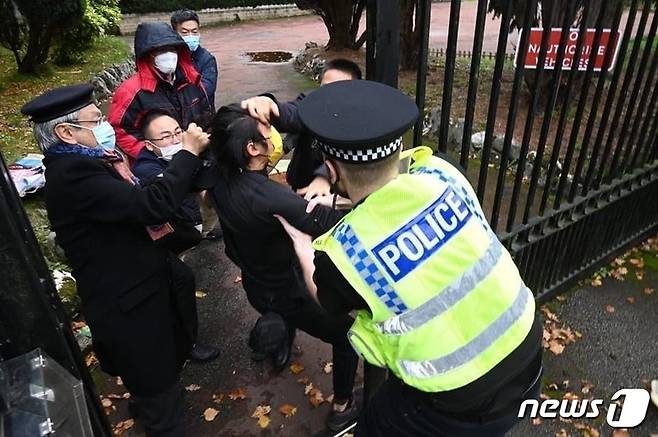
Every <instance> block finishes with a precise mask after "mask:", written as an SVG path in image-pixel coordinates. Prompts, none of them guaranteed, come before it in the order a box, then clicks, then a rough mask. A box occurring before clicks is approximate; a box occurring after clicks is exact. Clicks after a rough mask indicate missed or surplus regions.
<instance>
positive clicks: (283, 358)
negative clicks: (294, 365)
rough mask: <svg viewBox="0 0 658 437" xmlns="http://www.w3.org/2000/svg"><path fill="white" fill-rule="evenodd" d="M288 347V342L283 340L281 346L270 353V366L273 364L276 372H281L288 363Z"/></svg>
mask: <svg viewBox="0 0 658 437" xmlns="http://www.w3.org/2000/svg"><path fill="white" fill-rule="evenodd" d="M290 349H291V348H290V343H289V342H284V344H283V345H282V346H281V348H279V350H278V351H276V352H275V353H274V355H272V366H274V370H275V371H276V372H281V371H282V370H283V369H285V368H286V366H287V365H288V361H290Z"/></svg>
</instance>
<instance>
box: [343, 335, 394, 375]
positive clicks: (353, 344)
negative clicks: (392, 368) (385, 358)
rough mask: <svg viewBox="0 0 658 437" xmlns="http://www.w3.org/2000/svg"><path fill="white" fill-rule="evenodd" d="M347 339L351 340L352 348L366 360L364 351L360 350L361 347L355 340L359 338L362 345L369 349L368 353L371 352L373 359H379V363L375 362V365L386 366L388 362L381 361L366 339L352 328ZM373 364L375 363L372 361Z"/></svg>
mask: <svg viewBox="0 0 658 437" xmlns="http://www.w3.org/2000/svg"><path fill="white" fill-rule="evenodd" d="M347 339H348V340H349V341H350V344H351V345H352V349H354V350H355V351H356V353H357V354H359V355H360V356H361V358H363V359H364V360H365V358H366V357H365V356H364V355H363V352H361V351H360V350H359V348H358V347H357V345H356V343H355V342H354V339H356V340H358V343H359V344H360V345H361V346H363V347H364V348H366V349H367V350H368V353H369V354H370V356H371V357H372V359H373V360H376V361H377V364H375V365H377V366H379V367H386V363H382V362H381V361H379V360H378V359H377V357H376V355H375V353H374V352H373V350H372V349H371V348H370V346H369V345H368V343H366V342H365V341H363V339H362V338H361V337H360V336H359V335H358V334H357V333H355V332H354V331H351V330H350V331H349V332H348V333H347ZM366 361H367V360H366ZM371 364H373V363H371Z"/></svg>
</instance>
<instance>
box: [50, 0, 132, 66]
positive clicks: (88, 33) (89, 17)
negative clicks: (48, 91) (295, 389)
mask: <svg viewBox="0 0 658 437" xmlns="http://www.w3.org/2000/svg"><path fill="white" fill-rule="evenodd" d="M85 3H86V5H85V6H86V7H85V13H84V15H83V17H82V22H81V23H80V24H79V25H78V26H76V27H74V28H71V29H69V30H68V31H66V32H64V33H63V34H62V35H61V36H60V38H58V41H57V48H56V50H55V63H56V64H58V65H71V64H73V63H77V62H80V61H82V60H83V54H84V52H85V51H86V50H88V49H89V48H90V47H91V46H92V44H93V43H94V40H95V39H96V38H98V37H99V36H102V35H107V34H118V31H119V22H120V21H121V10H120V9H119V0H85Z"/></svg>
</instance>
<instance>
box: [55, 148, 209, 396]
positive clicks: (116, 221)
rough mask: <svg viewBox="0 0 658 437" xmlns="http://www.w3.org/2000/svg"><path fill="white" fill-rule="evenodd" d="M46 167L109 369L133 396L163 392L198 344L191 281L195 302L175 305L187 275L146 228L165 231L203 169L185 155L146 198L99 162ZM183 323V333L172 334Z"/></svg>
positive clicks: (60, 234)
mask: <svg viewBox="0 0 658 437" xmlns="http://www.w3.org/2000/svg"><path fill="white" fill-rule="evenodd" d="M44 164H45V165H46V208H47V210H48V218H49V220H50V223H51V227H52V229H53V231H55V233H56V235H57V241H58V243H59V244H60V245H61V247H62V248H63V249H64V252H65V254H66V257H67V259H68V262H69V264H70V266H71V267H72V268H73V271H72V273H73V277H74V278H75V280H76V282H77V287H78V293H79V295H80V297H81V300H82V309H83V313H84V315H85V318H86V320H87V322H88V324H89V326H90V328H91V331H92V334H93V336H94V347H95V349H96V351H97V353H98V356H99V360H100V362H101V365H102V366H103V369H104V370H106V371H107V372H109V373H111V374H118V375H120V376H121V377H122V378H123V379H124V382H125V383H126V386H127V387H128V388H129V390H131V391H134V392H136V393H142V394H148V393H156V392H158V391H160V390H164V389H165V388H166V387H167V386H168V385H171V384H172V383H173V382H174V381H175V378H176V377H177V375H178V372H179V370H180V365H181V364H182V362H183V360H184V359H185V358H186V357H187V353H188V352H189V347H191V344H192V341H193V338H191V337H192V334H193V331H195V327H194V326H193V325H194V324H195V323H196V319H195V318H196V313H194V314H191V313H190V308H193V307H192V306H190V302H189V300H190V299H191V303H192V304H194V291H193V287H194V285H193V277H192V290H189V296H190V297H189V298H182V299H180V301H179V299H178V298H177V297H175V294H176V292H178V291H180V290H174V288H173V286H172V284H173V283H174V282H176V281H177V280H178V279H180V278H177V277H176V276H177V274H176V273H177V272H181V271H182V273H181V274H182V276H186V278H184V279H185V280H186V281H187V282H188V283H189V276H190V272H189V269H187V270H186V267H185V266H184V265H183V266H181V265H180V261H179V260H178V259H176V258H175V257H171V256H170V255H169V252H167V251H166V250H164V249H162V248H160V247H158V246H156V245H155V244H154V243H153V241H152V240H151V238H150V236H149V235H148V233H147V232H146V229H145V226H146V225H157V224H162V223H164V222H166V221H167V220H169V219H170V218H171V217H172V216H173V215H174V213H175V212H176V211H177V210H178V209H179V208H180V205H181V203H182V202H183V200H184V199H185V198H186V196H187V194H188V190H189V187H190V185H191V182H192V179H193V178H194V175H195V174H196V172H197V171H198V168H199V166H200V164H201V160H200V159H199V158H197V157H195V156H194V155H192V154H191V153H189V152H187V151H182V152H180V153H178V154H177V155H176V157H174V159H173V160H172V162H171V165H170V166H169V167H168V168H167V170H166V171H165V174H164V176H163V177H162V178H159V179H158V180H157V181H156V182H154V183H153V184H151V185H149V186H147V187H143V188H142V187H138V186H133V185H131V184H129V183H128V182H126V181H124V180H123V179H122V178H121V176H120V175H119V174H118V173H117V172H116V171H115V170H114V169H113V168H112V167H111V166H110V164H108V163H106V162H105V161H103V160H100V159H96V158H91V157H87V156H80V155H74V154H64V155H51V156H47V157H46V158H45V160H44ZM188 288H189V284H188ZM175 308H178V310H179V311H178V312H179V314H178V315H177V314H176V313H175V312H174V311H175V310H174V309H175ZM181 308H185V311H180V310H181ZM179 319H182V320H183V324H184V325H185V326H179V328H176V329H174V327H175V326H178V325H177V323H176V321H177V320H179ZM186 328H187V334H189V335H185V334H186ZM153 363H157V365H153ZM147 370H148V371H147Z"/></svg>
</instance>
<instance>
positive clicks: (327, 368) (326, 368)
mask: <svg viewBox="0 0 658 437" xmlns="http://www.w3.org/2000/svg"><path fill="white" fill-rule="evenodd" d="M333 369H334V363H331V362H329V363H327V364H325V365H324V367H323V368H322V371H323V372H324V373H326V374H327V375H328V374H330V373H331V372H332V371H333Z"/></svg>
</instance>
